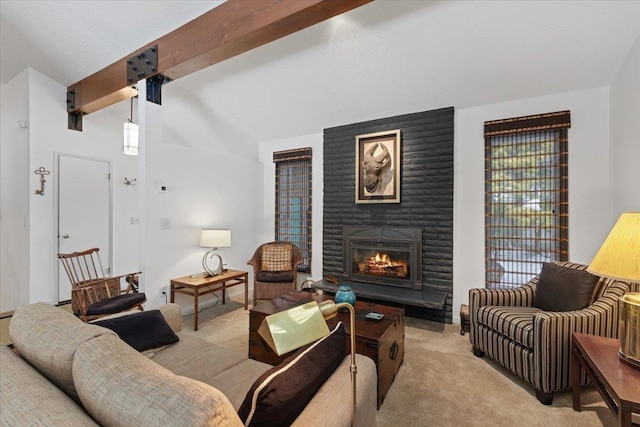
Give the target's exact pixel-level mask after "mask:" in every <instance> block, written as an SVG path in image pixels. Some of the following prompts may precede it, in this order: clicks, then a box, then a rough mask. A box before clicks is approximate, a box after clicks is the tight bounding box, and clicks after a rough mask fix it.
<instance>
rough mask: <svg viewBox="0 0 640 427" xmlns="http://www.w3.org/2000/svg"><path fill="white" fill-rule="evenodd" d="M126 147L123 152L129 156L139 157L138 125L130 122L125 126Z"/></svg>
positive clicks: (124, 146)
mask: <svg viewBox="0 0 640 427" xmlns="http://www.w3.org/2000/svg"><path fill="white" fill-rule="evenodd" d="M123 136H124V140H123V141H124V145H123V149H122V152H123V153H124V154H127V155H129V156H137V155H138V125H137V124H135V123H133V122H131V121H128V122H126V123H125V124H124V135H123Z"/></svg>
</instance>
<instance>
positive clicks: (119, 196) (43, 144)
mask: <svg viewBox="0 0 640 427" xmlns="http://www.w3.org/2000/svg"><path fill="white" fill-rule="evenodd" d="M23 74H24V75H26V79H27V81H28V83H27V86H26V87H23V88H22V90H21V91H18V92H16V91H11V93H10V96H7V99H6V100H5V99H4V96H3V109H2V114H3V117H2V132H3V146H4V134H5V132H11V130H10V129H11V127H12V125H11V121H12V120H5V113H6V114H13V113H12V112H9V111H5V107H4V105H5V102H6V103H7V105H9V106H11V105H13V104H15V103H18V104H16V105H20V104H19V103H20V102H24V101H23V100H27V104H28V117H27V120H28V122H29V130H28V134H29V136H28V145H29V158H28V165H27V167H26V168H25V167H24V165H21V167H20V168H21V169H24V170H23V171H22V172H21V173H20V177H19V178H16V180H17V181H16V183H14V185H13V188H12V190H13V191H16V190H17V191H20V193H21V194H25V191H26V194H28V205H29V207H28V215H27V216H28V242H29V250H28V254H23V255H22V259H20V260H18V261H17V264H16V265H23V266H27V268H26V270H25V271H26V272H25V271H23V272H22V274H24V276H25V277H27V278H28V282H27V283H28V301H24V300H20V301H19V305H23V304H25V303H26V302H36V301H45V302H49V303H57V302H58V285H57V276H58V260H57V258H56V253H57V228H56V227H57V225H56V223H55V218H56V211H55V209H56V206H55V198H56V194H55V180H56V173H57V170H56V165H55V161H54V160H55V153H56V152H58V153H63V154H72V155H81V156H89V157H94V158H101V159H107V160H111V161H112V164H113V170H112V173H113V177H112V182H111V185H112V193H113V209H114V217H113V219H114V221H113V236H112V237H113V242H114V259H113V271H114V272H115V273H116V274H118V273H120V272H122V273H125V272H128V271H131V270H133V269H137V268H138V259H137V258H138V256H137V253H138V250H137V240H138V239H137V233H138V228H137V226H135V225H131V224H130V217H131V216H137V215H138V207H137V203H136V200H137V194H136V190H135V188H130V187H126V186H124V185H123V184H122V182H123V179H124V177H125V176H127V177H128V178H130V179H131V178H132V177H133V178H134V177H135V176H136V175H137V160H136V159H134V158H131V157H129V156H125V155H124V154H122V123H124V121H125V119H126V117H127V115H128V110H129V109H128V108H126V109H124V110H126V115H125V114H120V113H119V108H118V107H116V106H113V107H109V108H107V109H104V110H101V111H99V112H96V113H93V114H91V115H89V116H86V117H85V118H84V125H83V128H84V131H83V132H76V131H71V130H68V129H67V113H66V88H65V87H64V86H63V85H61V84H60V83H58V82H56V81H54V80H52V79H50V78H49V77H47V76H45V75H43V74H41V73H39V72H38V71H36V70H34V69H31V68H29V69H27V70H25V72H24V73H23ZM23 74H21V75H20V76H18V77H17V78H20V79H23V78H24V77H23ZM11 85H13V81H11V82H9V83H7V84H6V85H4V86H3V93H4V88H5V86H7V87H11ZM11 108H13V107H11ZM120 108H121V107H120ZM7 128H8V129H9V130H6V129H7ZM3 159H4V156H3ZM3 163H4V160H3ZM40 167H44V168H45V169H46V170H48V171H50V172H51V174H50V175H48V176H47V177H46V178H45V179H46V181H47V182H46V188H45V195H44V196H39V195H35V194H34V191H35V190H36V189H39V188H40V178H39V176H38V175H35V174H34V173H33V171H34V170H36V169H38V168H40ZM3 169H4V168H3ZM16 197H17V196H16ZM22 197H24V196H22ZM8 200H9V199H8V198H7V196H6V195H5V193H4V191H3V194H2V203H3V206H4V205H5V203H7V202H8ZM3 218H4V216H3ZM17 219H19V220H20V221H22V218H21V216H20V215H17V214H12V217H11V220H12V221H16V220H17ZM3 221H4V219H3ZM7 237H9V238H5V237H4V235H3V238H2V243H1V245H2V248H3V252H4V251H5V250H7V248H9V249H8V250H11V248H12V247H13V246H15V245H18V246H19V245H20V242H21V240H19V239H18V236H7ZM14 255H16V254H14ZM25 256H26V257H27V259H24V257H25ZM2 270H3V274H4V271H5V268H4V262H3V268H2ZM3 283H5V282H4V278H3ZM10 283H11V282H10ZM3 286H4V285H3ZM20 286H24V285H22V284H21V285H20ZM20 289H22V288H20ZM12 308H16V307H15V306H14V307H12Z"/></svg>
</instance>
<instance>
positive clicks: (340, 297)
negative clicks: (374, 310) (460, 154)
mask: <svg viewBox="0 0 640 427" xmlns="http://www.w3.org/2000/svg"><path fill="white" fill-rule="evenodd" d="M335 301H336V304H337V303H340V302H348V303H349V304H351V305H352V306H355V305H356V294H354V293H353V290H352V289H351V286H349V285H340V287H339V288H338V292H336V298H335Z"/></svg>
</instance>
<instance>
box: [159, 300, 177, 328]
mask: <svg viewBox="0 0 640 427" xmlns="http://www.w3.org/2000/svg"><path fill="white" fill-rule="evenodd" d="M158 310H160V313H162V316H163V317H164V319H165V320H166V321H167V323H168V324H169V326H171V329H173V332H180V331H181V330H182V309H181V308H180V306H179V305H178V304H176V303H169V304H164V305H161V306H160V307H158Z"/></svg>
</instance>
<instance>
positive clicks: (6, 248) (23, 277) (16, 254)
mask: <svg viewBox="0 0 640 427" xmlns="http://www.w3.org/2000/svg"><path fill="white" fill-rule="evenodd" d="M28 74H29V73H28V71H27V70H25V71H23V72H22V73H20V74H19V75H18V76H16V77H15V78H14V79H12V80H11V81H10V82H8V83H6V84H5V85H3V86H2V88H1V95H0V98H1V100H2V101H1V105H2V107H1V113H0V115H1V116H2V120H1V123H2V125H1V127H0V130H1V134H0V194H1V197H0V313H4V312H7V311H10V310H13V309H14V308H15V307H19V306H22V305H25V304H27V303H28V302H29V259H28V258H29V229H28V219H29V199H30V193H31V189H30V180H29V178H28V176H29V175H28V174H29V173H30V172H31V171H30V170H29V128H28V127H26V128H21V127H20V125H19V124H18V120H22V121H23V122H24V123H25V124H26V125H28V120H29V102H28V95H29V75H28Z"/></svg>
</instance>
